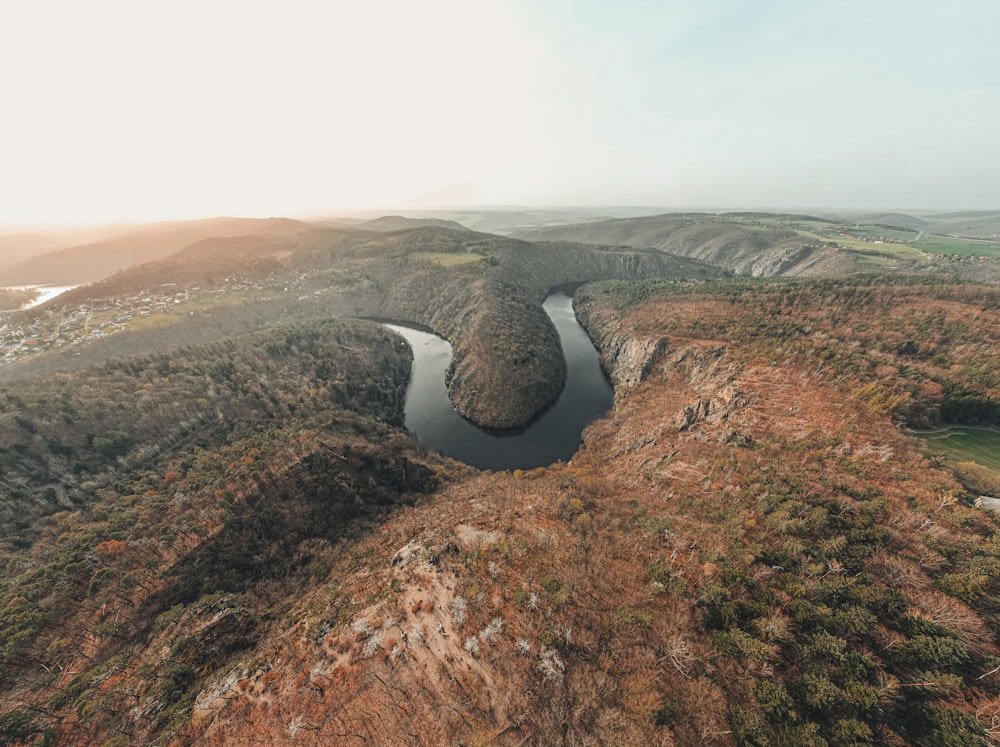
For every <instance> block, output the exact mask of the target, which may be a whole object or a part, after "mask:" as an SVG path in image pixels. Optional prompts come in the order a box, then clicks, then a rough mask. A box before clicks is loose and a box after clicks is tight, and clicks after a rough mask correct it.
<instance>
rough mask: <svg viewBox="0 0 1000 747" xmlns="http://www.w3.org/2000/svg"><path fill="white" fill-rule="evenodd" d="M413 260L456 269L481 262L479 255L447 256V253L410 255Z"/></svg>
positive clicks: (481, 257) (481, 258)
mask: <svg viewBox="0 0 1000 747" xmlns="http://www.w3.org/2000/svg"><path fill="white" fill-rule="evenodd" d="M410 256H411V257H413V258H414V259H426V260H427V261H429V262H433V263H434V264H436V265H439V266H440V267H457V266H458V265H468V264H472V263H473V262H482V261H483V256H482V255H481V254H448V253H447V252H414V253H413V254H411V255H410Z"/></svg>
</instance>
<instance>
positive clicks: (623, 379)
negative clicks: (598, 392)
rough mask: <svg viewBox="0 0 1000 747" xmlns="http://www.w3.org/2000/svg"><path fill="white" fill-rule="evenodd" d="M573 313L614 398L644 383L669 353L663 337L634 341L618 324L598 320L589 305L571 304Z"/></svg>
mask: <svg viewBox="0 0 1000 747" xmlns="http://www.w3.org/2000/svg"><path fill="white" fill-rule="evenodd" d="M574 309H575V311H576V316H577V319H579V320H580V324H582V325H583V327H584V329H586V330H587V334H589V335H590V338H591V339H592V340H593V341H594V344H595V345H596V346H597V349H598V350H599V351H600V353H601V365H602V366H604V370H605V371H606V372H607V374H608V376H609V377H611V383H612V385H613V386H614V389H615V397H616V398H618V397H620V396H622V395H623V394H624V393H625V392H626V391H627V390H629V389H631V388H633V387H635V386H636V385H638V384H640V383H641V382H642V381H644V380H645V379H646V376H647V375H648V374H649V372H650V370H651V369H652V367H653V365H654V364H655V363H656V362H657V361H658V360H659V359H660V358H661V357H662V356H663V355H664V353H666V352H667V350H668V349H669V345H668V344H667V340H666V338H665V337H660V336H654V337H636V336H634V334H632V333H631V331H630V330H628V329H625V328H623V326H622V324H621V323H620V322H614V321H608V320H607V319H606V318H603V317H598V316H597V315H596V314H595V313H594V306H593V305H592V304H590V303H587V302H581V303H575V304H574Z"/></svg>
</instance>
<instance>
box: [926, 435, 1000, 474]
mask: <svg viewBox="0 0 1000 747" xmlns="http://www.w3.org/2000/svg"><path fill="white" fill-rule="evenodd" d="M916 435H917V436H919V437H920V438H922V439H923V440H924V441H925V442H926V443H927V445H928V446H929V447H930V449H931V451H932V452H935V453H940V454H943V455H944V458H945V460H946V461H948V463H949V464H957V463H958V462H976V463H977V464H981V465H982V466H983V467H986V468H987V469H990V470H992V471H993V472H996V473H997V474H998V475H1000V431H997V430H993V429H990V428H972V427H969V426H953V427H950V428H942V429H941V430H936V431H917V432H916Z"/></svg>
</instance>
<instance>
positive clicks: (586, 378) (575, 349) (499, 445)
mask: <svg viewBox="0 0 1000 747" xmlns="http://www.w3.org/2000/svg"><path fill="white" fill-rule="evenodd" d="M542 306H543V308H544V309H545V312H546V313H547V314H548V315H549V318H550V319H551V320H552V322H553V324H555V327H556V331H557V332H558V333H559V340H560V342H561V343H562V349H563V354H564V355H565V356H566V368H567V376H566V386H565V387H564V388H563V391H562V393H561V394H560V395H559V400H558V401H557V402H556V403H555V404H554V405H553V406H552V407H550V408H549V409H548V410H546V411H545V412H544V413H543V414H542V416H541V417H540V418H538V419H537V420H535V421H534V422H533V423H531V424H530V425H529V426H528V427H527V428H525V429H523V430H521V431H516V432H514V433H509V434H497V433H491V432H489V431H485V430H482V429H481V428H478V427H476V426H475V425H473V424H472V423H470V422H469V421H468V420H466V419H465V418H463V417H462V416H461V415H459V414H458V412H457V411H456V410H455V408H454V406H453V405H452V403H451V400H450V399H449V398H448V389H447V387H446V386H445V372H446V371H447V370H448V364H449V363H450V362H451V344H450V343H449V342H448V341H447V340H444V339H442V338H441V337H438V336H437V335H435V334H431V333H429V332H424V331H421V330H417V329H411V328H409V327H403V326H401V325H398V324H386V325H385V326H387V327H389V328H390V329H392V330H393V331H395V332H397V333H399V334H400V335H402V336H403V337H404V338H405V339H406V341H407V342H408V343H409V344H410V347H412V348H413V369H412V371H411V373H410V382H409V385H408V386H407V389H406V405H405V412H404V414H405V422H406V427H407V429H408V430H409V431H410V432H411V433H413V434H414V435H415V436H416V437H417V439H418V440H419V441H420V442H421V443H422V444H424V446H426V447H427V448H428V449H431V450H432V451H438V452H440V453H442V454H444V455H445V456H448V457H451V458H452V459H457V460H458V461H460V462H465V463H466V464H471V465H472V466H474V467H479V468H480V469H492V470H512V469H532V468H534V467H543V466H546V465H549V464H552V463H554V462H557V461H560V460H563V461H568V460H569V459H570V458H571V457H572V456H573V454H574V453H576V450H577V449H578V448H579V446H580V443H581V435H582V434H583V429H584V428H585V427H586V426H587V424H588V423H590V422H591V421H592V420H594V419H595V418H598V417H600V416H601V415H603V414H604V413H605V412H607V410H608V409H609V408H610V407H611V404H612V401H613V392H612V390H611V385H610V384H609V383H608V380H607V378H606V377H605V375H604V372H603V371H602V370H601V363H600V358H599V356H598V354H597V350H596V349H595V348H594V345H593V343H592V342H591V341H590V338H589V337H588V336H587V333H586V332H585V331H584V329H583V327H581V326H580V323H579V322H578V321H577V320H576V315H575V314H574V313H573V300H572V298H571V297H570V296H568V295H567V294H566V293H565V292H563V291H555V292H553V293H552V294H550V295H549V296H548V298H546V299H545V302H544V303H543V304H542Z"/></svg>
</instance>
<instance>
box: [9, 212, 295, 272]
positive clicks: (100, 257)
mask: <svg viewBox="0 0 1000 747" xmlns="http://www.w3.org/2000/svg"><path fill="white" fill-rule="evenodd" d="M308 227H309V224H308V223H303V222H301V221H297V220H292V219H291V218H210V219H206V220H196V221H180V222H169V223H153V224H149V225H145V226H142V227H140V228H137V229H135V230H133V231H128V232H126V233H122V234H120V235H118V236H114V237H112V238H108V239H103V240H101V241H96V242H93V243H89V244H81V245H78V246H72V247H69V248H66V249H60V250H57V251H54V252H49V253H47V254H42V255H40V256H36V257H32V258H31V259H28V260H26V261H24V262H21V263H19V264H17V265H15V266H14V267H12V268H11V269H10V270H9V271H8V272H7V273H5V274H6V275H7V277H6V278H4V282H5V283H6V284H10V285H15V284H20V283H26V284H27V283H32V284H46V283H48V284H53V285H79V284H82V283H90V282H93V281H95V280H100V279H101V278H104V277H107V276H108V275H111V274H113V273H115V272H118V271H120V270H124V269H126V268H128V267H131V266H133V265H137V264H140V263H143V262H154V261H156V260H159V259H163V258H165V257H167V256H169V255H171V254H173V253H174V252H177V251H179V250H181V249H183V248H184V247H186V246H189V245H190V244H193V243H195V242H197V241H201V240H203V239H208V238H216V237H224V236H243V235H267V234H283V235H287V234H291V233H297V232H299V231H302V230H304V229H306V228H308Z"/></svg>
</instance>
